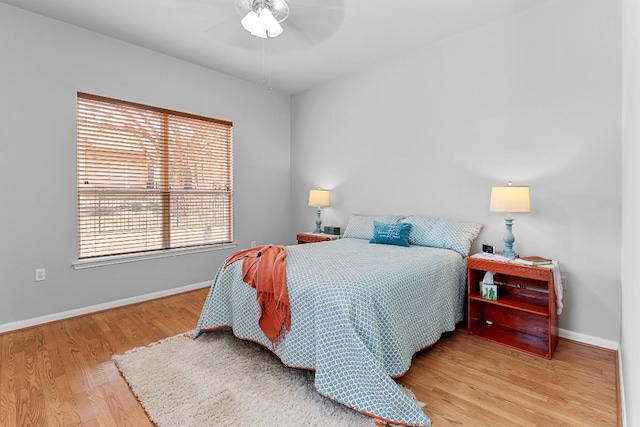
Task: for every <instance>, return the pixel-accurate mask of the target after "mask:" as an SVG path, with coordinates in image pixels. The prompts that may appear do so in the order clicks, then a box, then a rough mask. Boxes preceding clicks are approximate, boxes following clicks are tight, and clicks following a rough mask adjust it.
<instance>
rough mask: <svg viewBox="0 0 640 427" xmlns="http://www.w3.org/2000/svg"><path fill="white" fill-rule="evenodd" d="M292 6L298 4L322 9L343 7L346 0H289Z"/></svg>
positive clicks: (295, 6)
mask: <svg viewBox="0 0 640 427" xmlns="http://www.w3.org/2000/svg"><path fill="white" fill-rule="evenodd" d="M287 1H288V3H289V6H291V8H297V7H298V6H306V7H317V8H320V9H343V8H344V0H287Z"/></svg>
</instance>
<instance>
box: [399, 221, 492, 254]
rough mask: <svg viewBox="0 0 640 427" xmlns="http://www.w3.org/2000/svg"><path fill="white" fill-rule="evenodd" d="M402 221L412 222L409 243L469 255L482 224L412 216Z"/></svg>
mask: <svg viewBox="0 0 640 427" xmlns="http://www.w3.org/2000/svg"><path fill="white" fill-rule="evenodd" d="M402 222H406V223H408V224H411V225H412V227H411V231H410V233H409V244H411V245H420V246H431V247H433V248H443V249H451V250H454V251H456V252H458V253H459V254H460V255H462V256H463V257H464V256H468V255H469V251H470V250H471V244H473V241H474V240H475V239H476V237H478V234H480V230H482V224H478V223H474V222H464V221H456V220H454V219H445V218H427V217H420V216H410V217H407V218H405V219H404V220H403V221H402Z"/></svg>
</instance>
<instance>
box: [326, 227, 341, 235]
mask: <svg viewBox="0 0 640 427" xmlns="http://www.w3.org/2000/svg"><path fill="white" fill-rule="evenodd" d="M324 234H331V235H332V236H339V235H340V227H334V226H332V225H325V226H324Z"/></svg>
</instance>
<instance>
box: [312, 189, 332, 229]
mask: <svg viewBox="0 0 640 427" xmlns="http://www.w3.org/2000/svg"><path fill="white" fill-rule="evenodd" d="M309 206H312V207H315V208H316V229H315V230H313V232H314V233H322V229H321V228H320V226H321V225H322V220H321V219H320V212H321V211H322V208H324V207H326V206H331V203H330V200H329V190H323V189H321V188H318V189H316V190H309Z"/></svg>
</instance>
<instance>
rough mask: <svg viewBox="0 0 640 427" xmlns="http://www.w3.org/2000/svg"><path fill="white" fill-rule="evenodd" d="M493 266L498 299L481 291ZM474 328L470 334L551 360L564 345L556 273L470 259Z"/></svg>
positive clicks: (471, 325) (470, 312)
mask: <svg viewBox="0 0 640 427" xmlns="http://www.w3.org/2000/svg"><path fill="white" fill-rule="evenodd" d="M487 271H491V272H493V273H495V274H494V276H493V280H494V283H496V284H498V299H497V300H495V301H493V300H486V299H482V296H481V295H480V289H479V287H480V282H481V281H482V279H483V278H484V274H485V272H487ZM467 295H468V300H467V301H468V312H467V316H468V319H467V320H468V330H469V334H470V335H477V336H479V337H482V338H485V339H488V340H491V341H496V342H499V343H501V344H504V345H508V346H510V347H513V348H516V349H518V350H522V351H525V352H527V353H531V354H534V355H536V356H541V357H545V358H547V359H551V357H552V356H553V352H554V350H555V349H556V346H557V345H558V315H557V312H556V293H555V288H554V284H553V273H552V271H551V269H549V268H543V267H529V266H525V265H521V264H515V263H509V262H499V261H492V260H487V259H480V258H467Z"/></svg>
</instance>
